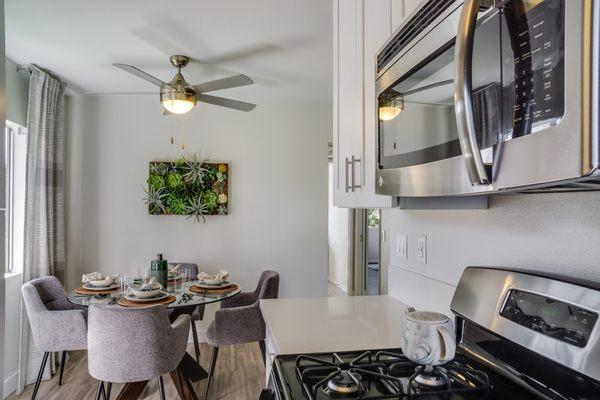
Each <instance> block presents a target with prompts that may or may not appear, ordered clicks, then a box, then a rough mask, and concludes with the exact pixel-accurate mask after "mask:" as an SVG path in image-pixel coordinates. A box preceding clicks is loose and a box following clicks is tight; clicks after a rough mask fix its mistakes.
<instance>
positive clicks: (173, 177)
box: [145, 157, 229, 222]
mask: <svg viewBox="0 0 600 400" xmlns="http://www.w3.org/2000/svg"><path fill="white" fill-rule="evenodd" d="M148 173H149V174H148V181H147V184H148V186H147V187H146V188H145V192H146V198H145V201H146V204H147V206H148V213H149V214H151V215H186V216H188V218H193V219H194V221H195V222H200V220H202V221H203V222H204V221H205V216H206V215H227V214H228V213H229V196H228V184H229V180H228V178H229V165H228V164H227V163H216V162H207V161H198V160H196V158H195V157H194V158H193V159H185V158H180V159H178V160H176V161H150V163H149V170H148Z"/></svg>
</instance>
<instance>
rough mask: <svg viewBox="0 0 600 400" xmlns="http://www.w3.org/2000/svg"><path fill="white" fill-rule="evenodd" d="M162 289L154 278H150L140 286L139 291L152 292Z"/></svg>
mask: <svg viewBox="0 0 600 400" xmlns="http://www.w3.org/2000/svg"><path fill="white" fill-rule="evenodd" d="M158 288H161V289H162V285H161V284H160V283H158V282H157V281H156V279H154V278H150V280H149V281H148V282H144V283H143V284H142V286H140V288H139V290H154V289H158Z"/></svg>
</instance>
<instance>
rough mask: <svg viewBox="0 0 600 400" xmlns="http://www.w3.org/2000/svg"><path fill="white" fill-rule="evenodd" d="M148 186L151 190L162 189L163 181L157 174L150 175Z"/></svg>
mask: <svg viewBox="0 0 600 400" xmlns="http://www.w3.org/2000/svg"><path fill="white" fill-rule="evenodd" d="M148 185H149V186H151V187H152V188H153V189H162V188H164V186H165V179H164V178H163V177H162V176H160V175H157V174H150V176H149V177H148Z"/></svg>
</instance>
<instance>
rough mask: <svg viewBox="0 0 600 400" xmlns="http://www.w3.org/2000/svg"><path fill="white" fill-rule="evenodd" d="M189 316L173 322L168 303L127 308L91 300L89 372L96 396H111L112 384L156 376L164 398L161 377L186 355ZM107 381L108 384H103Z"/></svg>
mask: <svg viewBox="0 0 600 400" xmlns="http://www.w3.org/2000/svg"><path fill="white" fill-rule="evenodd" d="M189 332H190V317H189V316H188V315H180V316H179V317H178V318H177V319H176V320H175V322H173V324H171V323H170V322H169V317H168V315H167V311H166V309H165V307H164V306H155V307H147V308H125V307H112V306H106V305H100V304H93V305H91V306H90V310H89V329H88V370H89V373H90V375H91V376H92V377H93V378H96V379H98V381H99V382H98V391H97V392H96V399H97V400H99V399H100V396H101V394H106V395H105V397H106V398H107V399H110V390H111V387H112V384H113V383H115V382H118V383H127V382H138V381H149V380H151V379H155V378H158V384H159V391H160V398H161V400H164V399H165V389H164V383H163V379H162V375H164V374H167V373H170V372H172V371H175V369H177V366H178V365H179V363H180V362H181V359H182V358H183V355H184V354H185V350H186V346H187V339H188V335H189ZM104 382H106V383H107V386H106V387H105V386H104Z"/></svg>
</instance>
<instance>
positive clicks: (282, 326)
mask: <svg viewBox="0 0 600 400" xmlns="http://www.w3.org/2000/svg"><path fill="white" fill-rule="evenodd" d="M406 308H407V306H406V305H405V304H404V303H401V302H400V301H398V300H396V299H394V298H393V297H390V296H350V297H321V298H310V299H273V300H261V301H260V309H261V311H262V314H263V317H264V319H265V323H266V325H267V331H268V332H269V333H268V334H269V335H270V337H271V340H272V341H273V345H274V347H275V349H274V350H275V351H276V353H277V354H298V353H320V352H330V351H351V350H368V349H386V348H387V349H392V348H398V347H400V338H401V336H402V332H403V330H404V312H405V310H406Z"/></svg>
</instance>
